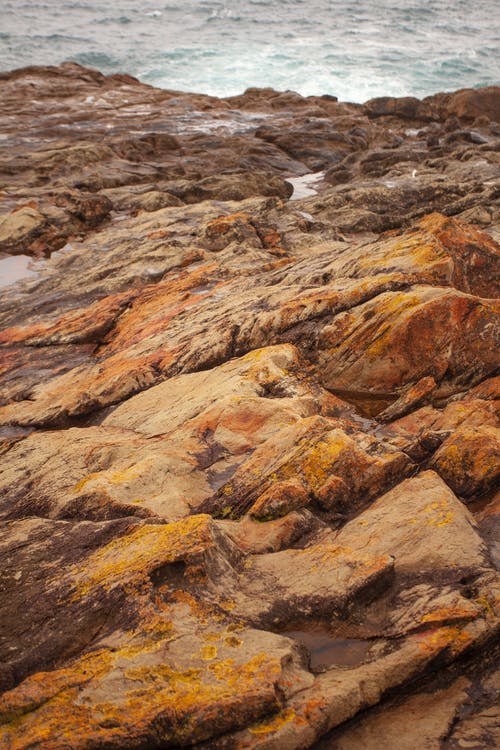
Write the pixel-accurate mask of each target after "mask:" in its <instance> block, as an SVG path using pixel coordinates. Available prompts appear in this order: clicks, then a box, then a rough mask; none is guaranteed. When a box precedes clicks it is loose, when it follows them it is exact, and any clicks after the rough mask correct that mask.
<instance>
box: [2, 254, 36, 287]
mask: <svg viewBox="0 0 500 750" xmlns="http://www.w3.org/2000/svg"><path fill="white" fill-rule="evenodd" d="M37 274H38V269H37V268H36V265H35V262H34V261H33V258H30V257H29V256H28V255H9V256H7V258H1V259H0V287H4V286H9V284H14V282H16V281H21V279H30V278H33V277H34V276H36V275H37Z"/></svg>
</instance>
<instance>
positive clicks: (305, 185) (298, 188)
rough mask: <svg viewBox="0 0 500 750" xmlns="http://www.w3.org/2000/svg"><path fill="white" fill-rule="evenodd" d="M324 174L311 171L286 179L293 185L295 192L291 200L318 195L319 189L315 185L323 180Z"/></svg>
mask: <svg viewBox="0 0 500 750" xmlns="http://www.w3.org/2000/svg"><path fill="white" fill-rule="evenodd" d="M324 176H325V173H324V172H309V173H308V174H303V175H301V176H300V177H287V178H286V181H287V182H289V183H290V184H291V185H292V186H293V193H292V195H291V197H290V200H291V201H298V200H300V199H301V198H309V197H310V196H311V195H316V194H317V192H318V191H317V190H316V188H315V187H314V186H315V185H317V183H318V182H321V180H322V179H323V177H324Z"/></svg>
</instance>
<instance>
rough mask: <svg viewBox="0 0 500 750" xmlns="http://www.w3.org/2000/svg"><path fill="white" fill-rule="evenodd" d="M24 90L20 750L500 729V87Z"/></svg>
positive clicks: (9, 447) (8, 744)
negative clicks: (423, 95) (332, 93)
mask: <svg viewBox="0 0 500 750" xmlns="http://www.w3.org/2000/svg"><path fill="white" fill-rule="evenodd" d="M34 86H36V91H37V98H36V99H33V97H32V90H33V87H34ZM0 88H1V90H2V91H1V94H2V96H1V101H2V106H1V112H0V122H1V125H2V133H3V134H4V140H3V141H2V144H4V145H5V148H4V149H3V151H2V155H1V156H0V252H1V253H4V254H18V253H21V254H23V255H25V254H27V255H36V256H45V257H46V260H44V261H39V262H37V268H38V269H40V270H39V271H37V274H38V275H36V276H34V277H32V278H31V279H26V280H25V281H24V282H21V283H16V284H14V285H9V284H8V283H7V284H6V285H5V286H4V287H3V289H2V291H3V294H2V297H1V298H0V327H1V330H0V358H1V359H0V456H1V462H2V463H1V468H0V519H1V528H0V557H1V562H2V580H1V583H0V587H1V591H0V593H1V596H0V652H1V661H2V668H1V670H0V745H1V746H2V748H3V747H4V746H5V748H8V750H45V749H46V748H47V750H48V749H49V748H50V750H67V747H68V746H69V745H71V747H72V748H73V749H74V750H103V749H104V748H106V750H112V749H113V748H115V749H116V750H127V749H128V748H130V749H132V748H146V747H147V748H148V749H151V750H153V749H154V748H157V749H158V750H160V748H165V747H187V746H192V745H193V744H196V745H197V747H198V746H199V747H206V748H210V749H211V750H216V749H217V748H219V749H220V750H234V749H235V748H243V747H244V748H249V749H250V748H260V749H261V750H262V749H263V748H266V749H267V750H271V749H274V750H284V748H286V749H287V750H293V749H294V748H296V750H304V749H305V748H307V747H313V746H314V745H315V743H317V742H318V741H320V740H321V738H322V737H324V736H325V735H327V737H326V738H325V739H324V740H322V743H323V744H320V745H318V748H323V749H324V750H327V748H331V749H332V750H333V749H335V750H350V748H354V747H356V748H357V747H358V746H361V745H363V747H366V748H367V749H371V748H373V749H375V748H378V747H382V746H387V747H389V748H391V747H394V748H396V746H397V747H398V749H399V748H400V747H401V748H402V747H406V748H408V750H421V747H422V744H419V743H421V741H422V742H425V746H426V747H429V748H436V750H438V748H439V750H446V749H448V748H449V750H452V748H456V747H462V746H464V747H465V745H467V746H471V747H472V745H474V746H479V745H478V743H483V744H482V746H484V747H488V746H489V745H488V743H490V745H491V746H494V743H495V742H496V734H495V732H496V723H497V718H498V717H497V713H496V712H495V710H494V709H495V695H496V690H497V687H498V686H497V684H496V681H495V680H496V678H495V676H494V670H495V658H496V657H495V651H494V649H493V645H494V644H495V642H496V641H497V639H498V633H499V628H500V619H499V611H498V602H499V601H500V599H499V592H500V586H499V579H498V572H497V566H498V562H499V555H498V531H499V518H500V516H499V512H498V495H495V494H494V493H495V487H496V483H497V482H498V445H499V439H498V374H497V368H498V342H499V333H498V312H499V309H498V296H499V295H498V259H499V255H500V251H499V246H498V243H497V241H496V240H497V239H498V237H499V231H500V214H499V209H498V206H499V202H498V199H499V196H498V186H497V180H498V175H499V161H498V127H497V126H496V125H495V120H496V121H498V120H500V115H498V112H497V110H498V106H497V105H498V97H499V93H498V89H496V88H494V87H493V88H492V87H490V88H487V89H479V90H477V91H472V90H463V91H459V92H455V93H451V94H438V95H436V96H434V97H428V98H427V99H426V100H424V101H419V100H418V99H414V98H411V97H406V98H403V99H391V98H383V99H376V100H371V101H369V102H367V103H366V104H365V105H353V104H343V103H339V102H337V101H336V99H335V97H302V96H300V95H299V94H296V93H294V92H284V93H280V92H275V91H273V90H271V89H249V90H248V91H246V92H245V93H244V94H242V95H241V96H238V97H230V98H228V99H226V100H219V99H216V98H214V97H208V96H201V95H194V94H185V93H180V92H174V91H161V90H158V89H155V88H153V87H150V86H146V85H144V84H142V83H140V82H139V81H137V80H135V79H133V78H131V77H130V76H126V75H116V76H104V75H102V74H100V73H98V72H96V71H91V70H88V69H86V68H83V67H81V66H79V65H76V64H74V63H65V64H64V65H62V66H59V67H52V68H50V67H49V68H41V67H32V68H26V69H23V70H20V71H14V72H12V73H6V74H0ZM125 100H127V101H126V106H124V103H125ZM320 170H321V171H320ZM311 172H312V173H313V174H312V175H311V174H310V173H311ZM297 177H300V180H301V182H302V185H309V186H310V187H309V192H308V194H307V195H306V196H305V197H299V196H298V195H297V193H296V192H295V193H294V194H292V191H293V184H294V179H293V178H297ZM287 178H288V179H287ZM290 179H291V180H292V182H290V181H288V180H290ZM295 184H297V182H295ZM485 230H486V231H485ZM381 232H382V233H383V234H380V233H381ZM59 250H60V252H57V251H59ZM50 255H52V257H50V258H49V257H48V256H50ZM1 263H2V260H1V258H0V273H1V272H2V266H1ZM7 281H8V280H7ZM446 670H448V671H446ZM440 680H441V682H440ZM391 696H392V698H391ZM394 696H396V697H397V698H398V699H400V700H399V703H398V701H397V700H396V701H394ZM370 707H371V708H372V710H371V711H370V712H367V709H369V708H370ZM409 717H410V718H409ZM410 724H411V726H410ZM405 743H406V744H405ZM492 743H493V744H492Z"/></svg>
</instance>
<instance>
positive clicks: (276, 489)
mask: <svg viewBox="0 0 500 750" xmlns="http://www.w3.org/2000/svg"><path fill="white" fill-rule="evenodd" d="M308 503H309V497H308V494H307V492H306V491H305V489H304V487H303V486H302V484H301V483H300V482H298V481H297V480H290V481H288V482H286V481H285V482H276V483H275V484H273V485H271V487H269V488H268V489H267V490H266V491H265V492H263V493H262V495H259V497H258V498H257V500H256V501H255V502H254V504H253V505H252V507H251V508H250V510H249V514H250V516H252V518H255V519H256V520H257V521H269V520H271V519H273V518H279V517H280V516H286V515H287V513H290V511H292V510H298V509H299V508H303V507H304V506H306V505H307V504H308Z"/></svg>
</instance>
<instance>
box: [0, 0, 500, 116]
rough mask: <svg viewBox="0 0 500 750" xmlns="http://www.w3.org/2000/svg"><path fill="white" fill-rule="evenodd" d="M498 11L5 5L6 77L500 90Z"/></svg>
mask: <svg viewBox="0 0 500 750" xmlns="http://www.w3.org/2000/svg"><path fill="white" fill-rule="evenodd" d="M499 48H500V6H499V4H498V0H474V2H470V0H357V1H356V0H220V1H216V0H172V1H171V2H165V0H113V2H105V3H103V2H101V1H100V0H43V2H40V1H37V0H30V1H29V2H27V1H24V0H0V70H9V69H12V68H16V67H21V66H25V65H32V64H57V63H60V62H63V61H64V60H75V61H77V62H80V63H82V64H83V65H87V66H90V67H94V68H98V69H99V70H101V71H103V72H104V73H110V72H117V71H121V72H127V73H130V74H132V75H135V76H137V77H138V78H140V79H141V80H142V81H145V82H148V83H152V84H155V85H157V86H161V87H163V88H170V89H178V90H182V91H196V92H204V93H209V94H215V95H217V96H228V95H233V94H238V93H241V92H242V91H243V90H244V89H246V88H247V87H249V86H272V87H274V88H276V89H280V90H285V89H292V90H295V91H298V92H300V93H301V94H304V95H308V94H334V95H336V96H338V97H339V99H341V100H344V101H355V102H360V101H365V100H366V99H368V98H371V97H374V96H381V95H393V96H404V95H415V96H419V97H422V96H425V95H427V94H431V93H435V92H437V91H443V90H453V89H456V88H460V87H465V86H473V87H478V86H485V85H489V84H493V83H498V78H499V76H498V72H499V61H500V55H499Z"/></svg>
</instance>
